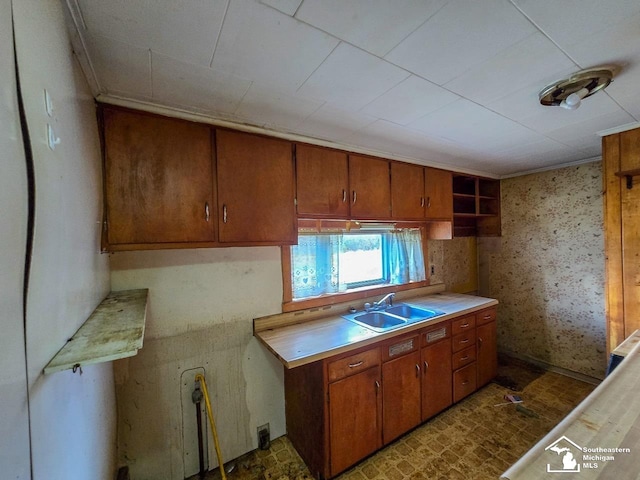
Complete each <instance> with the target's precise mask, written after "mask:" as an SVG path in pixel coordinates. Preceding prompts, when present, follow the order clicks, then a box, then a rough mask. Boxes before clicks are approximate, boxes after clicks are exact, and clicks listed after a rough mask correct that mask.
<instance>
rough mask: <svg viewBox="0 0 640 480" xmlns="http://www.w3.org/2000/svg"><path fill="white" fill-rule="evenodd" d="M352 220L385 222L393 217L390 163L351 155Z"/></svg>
mask: <svg viewBox="0 0 640 480" xmlns="http://www.w3.org/2000/svg"><path fill="white" fill-rule="evenodd" d="M349 185H350V187H351V199H350V201H351V218H353V219H356V220H357V219H375V220H383V219H388V218H390V217H391V185H390V181H389V161H388V160H384V159H380V158H371V157H361V156H358V155H349Z"/></svg>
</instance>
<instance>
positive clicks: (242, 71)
mask: <svg viewBox="0 0 640 480" xmlns="http://www.w3.org/2000/svg"><path fill="white" fill-rule="evenodd" d="M66 2H67V6H68V10H69V12H70V13H71V15H70V18H71V19H72V20H73V21H72V22H70V24H71V25H72V40H73V44H74V46H75V49H76V52H77V53H78V57H79V58H80V60H81V63H82V64H83V67H84V68H85V72H86V73H87V76H88V77H89V81H90V84H92V85H93V86H94V89H95V92H94V93H95V94H96V96H98V97H99V98H101V99H105V100H107V101H109V99H128V100H134V101H138V102H147V103H150V104H156V105H160V106H165V107H171V108H177V109H180V110H187V111H190V112H193V113H198V114H204V115H207V116H209V117H212V118H215V119H221V120H225V121H233V122H238V123H243V124H249V125H254V126H258V127H263V128H266V129H269V130H274V131H278V132H283V133H292V134H300V135H304V136H306V137H310V138H313V139H318V140H322V141H325V142H332V143H335V144H337V145H339V146H343V147H345V148H347V149H348V148H357V149H360V150H364V151H370V152H378V153H380V154H388V155H390V156H393V157H394V158H405V159H408V160H410V161H414V162H416V163H422V164H426V165H441V166H447V167H449V168H451V169H453V170H455V169H464V170H467V171H470V170H473V171H477V172H484V173H486V174H490V175H494V176H500V175H509V174H513V173H517V172H523V171H529V170H533V169H538V168H546V167H550V166H553V165H561V164H566V163H570V162H576V161H580V160H583V159H588V158H592V157H595V156H598V155H600V150H601V147H600V137H599V136H598V135H597V134H596V132H598V131H602V130H606V129H610V128H614V127H618V126H621V125H626V124H630V123H635V122H638V121H640V1H638V0H605V1H603V0H482V1H479V0H402V1H401V0H262V1H258V0H66ZM599 65H615V66H616V67H618V68H619V73H618V74H617V76H616V77H615V79H614V82H613V83H612V84H611V85H610V86H609V87H608V88H607V89H606V90H605V91H602V92H599V93H597V94H595V95H594V96H592V97H590V98H589V99H586V100H585V102H584V104H583V105H582V106H581V107H580V108H579V109H578V110H575V111H568V110H564V109H561V108H557V107H542V106H541V105H540V104H539V103H538V92H539V91H540V90H541V89H542V88H543V87H544V86H545V85H547V84H549V83H551V82H553V81H555V80H558V79H560V78H562V77H564V76H567V75H568V74H570V73H572V72H575V71H577V70H580V69H583V68H590V67H594V66H599Z"/></svg>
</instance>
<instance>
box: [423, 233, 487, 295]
mask: <svg viewBox="0 0 640 480" xmlns="http://www.w3.org/2000/svg"><path fill="white" fill-rule="evenodd" d="M476 243H477V242H476V238H475V237H460V238H454V239H452V240H430V241H429V243H428V249H429V272H431V267H433V271H434V274H433V275H430V277H429V280H430V282H431V284H432V285H433V284H436V283H444V284H445V288H446V289H447V290H448V291H451V292H458V293H471V292H475V291H476V290H477V289H478V261H477V247H476Z"/></svg>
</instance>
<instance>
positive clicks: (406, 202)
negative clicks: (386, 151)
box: [391, 162, 425, 220]
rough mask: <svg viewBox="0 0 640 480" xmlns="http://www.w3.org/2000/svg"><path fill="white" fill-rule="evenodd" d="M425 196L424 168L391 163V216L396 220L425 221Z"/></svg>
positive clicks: (408, 164)
mask: <svg viewBox="0 0 640 480" xmlns="http://www.w3.org/2000/svg"><path fill="white" fill-rule="evenodd" d="M424 194H425V189H424V167H421V166H419V165H412V164H410V163H399V162H391V215H392V217H393V218H394V219H403V220H422V219H424V206H425V196H424Z"/></svg>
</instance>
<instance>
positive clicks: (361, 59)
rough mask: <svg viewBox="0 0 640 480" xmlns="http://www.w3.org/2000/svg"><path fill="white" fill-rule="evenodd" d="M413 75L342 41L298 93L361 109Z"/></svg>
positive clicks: (343, 106) (341, 105) (353, 108)
mask: <svg viewBox="0 0 640 480" xmlns="http://www.w3.org/2000/svg"><path fill="white" fill-rule="evenodd" d="M408 76H409V73H408V72H405V71H404V70H402V69H400V68H398V67H395V66H393V65H390V64H389V63H387V62H384V61H383V60H381V59H379V58H378V57H375V56H373V55H371V54H369V53H367V52H365V51H363V50H360V49H359V48H356V47H354V46H352V45H349V44H347V43H341V44H340V45H339V46H338V48H336V49H335V50H334V51H333V52H332V53H331V55H329V57H328V58H327V59H326V60H325V61H324V62H323V63H322V65H320V67H318V69H317V70H316V71H315V72H313V74H312V75H311V76H310V77H309V78H308V79H307V81H306V82H304V84H303V85H302V87H300V89H299V90H298V93H300V94H301V95H304V96H308V97H311V98H317V99H320V100H324V101H327V102H330V103H333V104H334V105H336V106H340V107H342V108H347V109H352V110H358V109H360V108H362V107H364V106H365V105H366V104H368V103H370V102H371V101H372V100H374V99H376V98H378V97H379V96H380V95H382V94H383V93H384V92H386V91H387V90H389V89H390V88H393V87H394V86H395V85H397V84H398V83H400V82H401V81H402V80H404V79H405V78H407V77H408Z"/></svg>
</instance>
